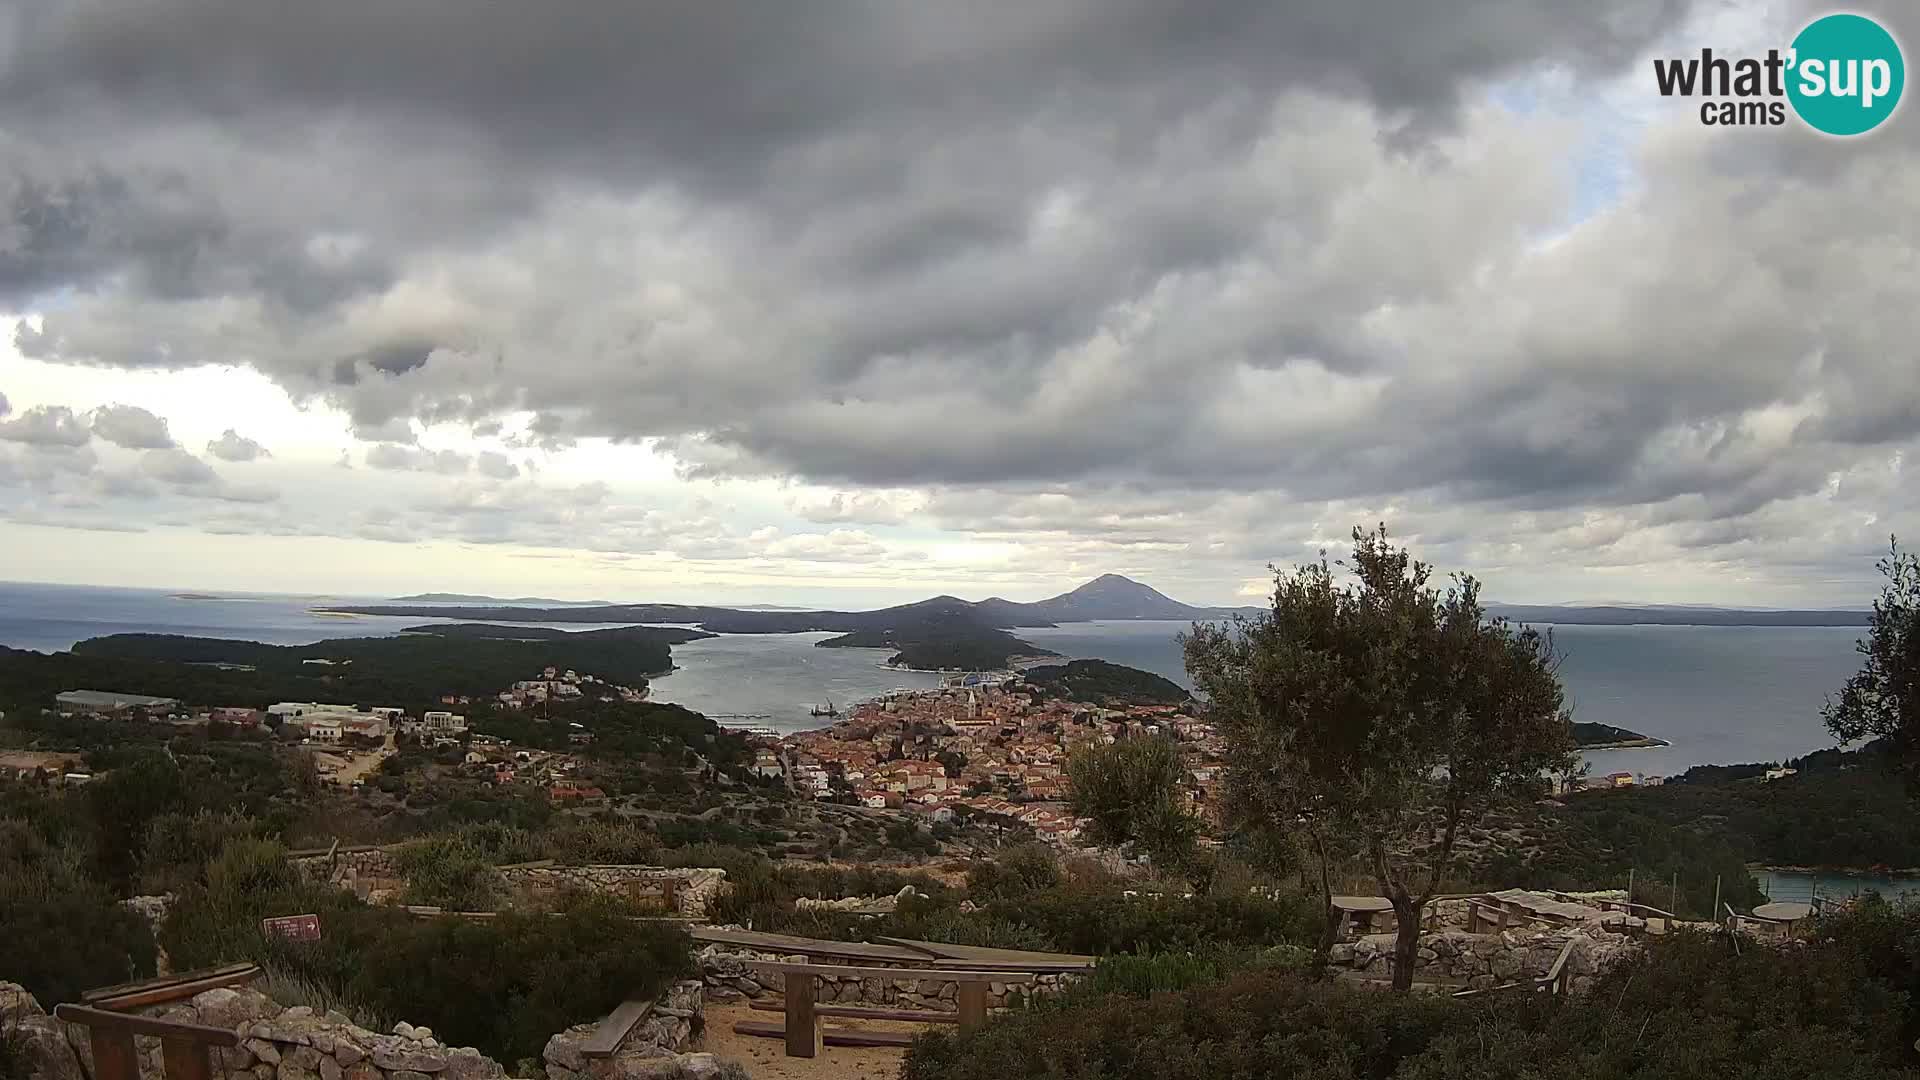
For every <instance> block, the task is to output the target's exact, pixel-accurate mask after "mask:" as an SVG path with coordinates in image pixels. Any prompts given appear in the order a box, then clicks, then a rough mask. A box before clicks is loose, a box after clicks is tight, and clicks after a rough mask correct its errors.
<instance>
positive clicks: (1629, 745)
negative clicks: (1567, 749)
mask: <svg viewBox="0 0 1920 1080" xmlns="http://www.w3.org/2000/svg"><path fill="white" fill-rule="evenodd" d="M1672 745H1673V744H1672V743H1670V742H1668V741H1667V740H1665V739H1655V738H1653V737H1651V736H1649V737H1647V738H1644V739H1625V740H1622V741H1620V742H1609V743H1591V744H1586V745H1581V746H1576V747H1574V748H1573V749H1574V752H1575V753H1580V754H1584V753H1586V752H1587V751H1589V750H1658V749H1659V748H1661V747H1663V746H1672Z"/></svg>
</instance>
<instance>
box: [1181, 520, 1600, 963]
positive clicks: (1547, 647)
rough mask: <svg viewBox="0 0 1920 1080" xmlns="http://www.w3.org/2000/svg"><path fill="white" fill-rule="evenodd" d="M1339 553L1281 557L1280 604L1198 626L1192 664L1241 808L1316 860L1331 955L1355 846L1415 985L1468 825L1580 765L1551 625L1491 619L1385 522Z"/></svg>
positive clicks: (1473, 592) (1232, 800) (1189, 641)
mask: <svg viewBox="0 0 1920 1080" xmlns="http://www.w3.org/2000/svg"><path fill="white" fill-rule="evenodd" d="M1334 565H1335V566H1338V567H1340V568H1341V570H1342V572H1341V573H1338V574H1337V573H1336V571H1335V569H1334V566H1329V565H1328V563H1327V560H1326V557H1325V555H1324V554H1323V555H1322V556H1321V558H1320V561H1319V562H1317V563H1312V564H1308V565H1305V566H1301V567H1298V568H1296V569H1295V570H1294V571H1293V572H1291V573H1280V572H1278V571H1276V573H1275V587H1274V595H1273V607H1272V610H1271V611H1267V612H1263V613H1261V614H1259V615H1257V616H1254V617H1252V618H1243V619H1238V620H1235V621H1234V622H1233V623H1231V624H1225V625H1208V624H1198V625H1196V626H1195V627H1194V628H1193V630H1192V632H1191V633H1189V634H1188V635H1186V636H1185V638H1184V639H1183V641H1184V647H1185V650H1186V661H1187V670H1188V672H1189V673H1190V674H1191V675H1192V676H1193V679H1194V682H1195V684H1196V685H1197V686H1198V687H1199V689H1200V690H1201V691H1203V692H1204V693H1205V694H1206V695H1207V697H1208V698H1209V699H1210V701H1211V707H1210V710H1209V717H1210V719H1211V720H1212V721H1213V723H1214V724H1215V725H1216V726H1217V727H1218V729H1219V731H1220V733H1221V735H1222V736H1223V738H1224V740H1225V742H1226V749H1227V791H1226V800H1225V805H1226V808H1227V813H1228V814H1229V816H1230V820H1231V821H1232V822H1233V823H1234V824H1235V825H1236V826H1238V827H1241V828H1243V829H1247V830H1250V831H1253V832H1256V833H1258V832H1266V833H1268V834H1271V833H1274V832H1284V833H1290V834H1292V835H1293V836H1295V837H1296V838H1297V841H1298V843H1299V845H1300V846H1301V847H1304V848H1305V849H1307V854H1308V857H1309V859H1311V860H1312V861H1314V862H1316V863H1317V864H1318V867H1319V871H1320V885H1321V893H1322V899H1323V901H1324V904H1325V913H1326V915H1327V920H1328V922H1327V926H1328V931H1329V933H1328V935H1327V937H1326V938H1325V939H1324V940H1323V943H1322V945H1323V952H1324V948H1325V946H1326V945H1328V944H1331V929H1332V927H1333V925H1334V918H1335V913H1334V910H1333V903H1332V868H1333V866H1334V865H1335V864H1336V862H1337V861H1340V860H1341V859H1342V856H1343V855H1346V854H1351V855H1353V856H1357V857H1358V859H1359V860H1361V861H1362V862H1363V863H1364V865H1365V866H1366V867H1367V870H1368V872H1369V873H1370V874H1371V876H1372V877H1373V878H1374V879H1375V881H1376V883H1377V885H1378V887H1379V889H1380V893H1381V895H1382V896H1384V897H1386V898H1387V899H1388V900H1389V901H1390V902H1391V903H1392V905H1393V911H1394V916H1395V919H1396V921H1397V923H1398V927H1399V930H1398V938H1397V941H1396V943H1395V951H1394V972H1393V982H1394V986H1395V987H1396V988H1397V989H1402V990H1404V989H1407V988H1408V987H1409V986H1411V984H1412V979H1413V961H1414V956H1415V953H1416V950H1417V948H1418V946H1419V932H1420V931H1419V926H1420V917H1421V913H1422V911H1423V910H1424V909H1425V907H1426V905H1427V903H1428V902H1429V901H1431V900H1432V899H1433V897H1434V895H1435V893H1437V892H1438V890H1439V887H1440V883H1441V881H1442V878H1443V875H1444V873H1445V871H1446V869H1447V867H1448V865H1449V863H1450V862H1451V861H1452V858H1453V854H1454V842H1455V840H1456V838H1457V837H1458V835H1459V832H1460V828H1461V826H1462V824H1463V823H1466V822H1469V821H1471V820H1472V819H1473V818H1475V817H1476V816H1478V815H1479V814H1480V813H1482V812H1483V811H1484V810H1485V809H1486V808H1487V806H1488V805H1489V804H1491V803H1492V802H1494V801H1496V800H1498V799H1501V798H1509V797H1514V796H1520V795H1529V794H1537V793H1539V792H1540V790H1541V789H1542V788H1543V787H1544V786H1545V778H1546V776H1547V775H1548V774H1549V773H1552V772H1571V771H1573V769H1574V767H1575V756H1574V754H1573V736H1572V731H1571V727H1570V725H1569V723H1568V714H1567V712H1566V710H1565V709H1564V708H1563V695H1562V692H1561V688H1560V682H1559V679H1558V677H1557V675H1556V668H1557V658H1556V656H1555V653H1554V650H1553V642H1552V639H1551V637H1549V636H1548V635H1545V634H1542V633H1539V632H1538V631H1536V630H1533V629H1531V628H1524V627H1518V628H1517V627H1514V626H1511V625H1509V624H1507V623H1506V622H1505V621H1504V620H1501V619H1499V618H1496V617H1491V616H1489V615H1488V614H1487V612H1486V610H1485V609H1484V608H1483V607H1482V605H1481V602H1480V585H1479V582H1478V581H1476V580H1475V579H1474V578H1473V577H1471V576H1469V575H1465V574H1457V575H1454V576H1453V577H1452V579H1451V583H1450V584H1449V585H1447V586H1446V587H1445V588H1441V587H1438V586H1436V585H1435V584H1433V582H1432V578H1433V571H1432V568H1431V567H1429V566H1428V565H1426V564H1425V563H1422V562H1419V561H1417V560H1415V559H1414V558H1413V557H1412V556H1411V555H1410V554H1409V553H1408V552H1407V551H1406V550H1404V549H1402V548H1398V547H1395V546H1394V545H1393V544H1392V543H1390V542H1389V541H1388V539H1387V532H1386V527H1385V526H1384V525H1383V526H1381V527H1380V528H1379V529H1377V530H1375V531H1373V532H1363V531H1362V530H1360V529H1358V528H1356V529H1355V530H1354V531H1353V558H1352V560H1351V562H1346V561H1342V562H1339V563H1336V564H1334Z"/></svg>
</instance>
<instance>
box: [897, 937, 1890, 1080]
mask: <svg viewBox="0 0 1920 1080" xmlns="http://www.w3.org/2000/svg"><path fill="white" fill-rule="evenodd" d="M1916 942H1920V912H1915V911H1912V910H1906V911H1898V910H1893V909H1889V908H1886V907H1884V906H1882V907H1878V908H1875V907H1873V906H1872V905H1868V906H1867V907H1866V908H1865V909H1864V910H1863V911H1861V912H1859V913H1856V914H1855V915H1852V916H1848V917H1844V918H1840V919H1835V920H1832V921H1830V922H1828V923H1825V924H1823V925H1822V927H1821V929H1820V932H1819V934H1818V935H1817V937H1816V938H1815V939H1814V940H1813V941H1812V942H1811V943H1810V944H1808V945H1807V946H1805V947H1795V948H1786V949H1773V948H1765V947H1755V946H1752V945H1749V946H1747V947H1745V948H1744V949H1742V950H1741V951H1739V952H1735V951H1734V950H1733V949H1732V948H1731V947H1730V945H1729V943H1728V941H1727V939H1725V938H1724V937H1708V936H1702V935H1695V934H1678V935H1674V936H1671V937H1664V938H1655V939H1652V940H1651V941H1650V942H1649V944H1648V947H1647V949H1646V950H1645V951H1644V952H1643V953H1641V954H1639V955H1638V956H1635V957H1631V958H1629V959H1626V960H1624V961H1622V962H1621V963H1619V964H1617V965H1615V966H1614V967H1613V968H1612V969H1611V970H1609V971H1608V972H1606V973H1605V974H1603V975H1602V976H1600V977H1599V979H1598V980H1597V981H1596V983H1595V985H1594V987H1593V989H1592V990H1591V992H1590V993H1589V994H1588V995H1587V996H1586V997H1585V998H1582V999H1579V1000H1573V1001H1569V1000H1568V999H1565V998H1550V997H1546V996H1543V995H1534V994H1512V995H1488V996H1485V997H1480V998H1475V999H1471V1000H1456V999H1453V998H1450V997H1445V996H1439V995H1428V994H1412V995H1401V994H1384V993H1379V992H1376V991H1368V990H1360V989H1354V988H1349V987H1347V986H1344V985H1342V984H1339V983H1337V982H1336V983H1330V982H1314V981H1311V980H1310V979H1308V978H1307V977H1306V976H1304V975H1303V974H1300V973H1299V972H1297V971H1288V970H1274V969H1263V970H1252V971H1246V972H1242V973H1240V974H1237V975H1232V976H1230V977H1229V978H1228V979H1227V980H1226V981H1225V982H1223V983H1220V984H1218V985H1213V986H1202V987H1198V988H1194V989H1185V990H1177V991H1175V992H1159V991H1161V990H1163V989H1165V988H1166V987H1167V986H1171V985H1174V984H1178V983H1181V982H1184V981H1189V980H1205V979H1206V978H1207V977H1208V973H1207V970H1206V963H1205V961H1204V960H1202V959H1201V958H1199V957H1197V956H1196V957H1183V958H1180V959H1177V960H1176V959H1171V958H1161V957H1153V958H1135V959H1131V960H1124V961H1119V962H1109V963H1107V964H1103V965H1102V966H1101V969H1096V972H1095V976H1094V979H1093V980H1092V981H1093V982H1095V983H1099V982H1100V981H1101V980H1103V979H1104V980H1106V981H1107V982H1106V985H1105V986H1099V985H1095V986H1088V987H1085V988H1084V989H1082V990H1080V991H1076V992H1075V993H1074V994H1071V995H1069V996H1068V998H1067V999H1066V1000H1064V1001H1061V1002H1057V1003H1051V1004H1048V1005H1046V1006H1045V1007H1041V1008H1036V1009H1032V1010H1025V1011H1022V1012H1017V1013H1012V1014H1008V1015H1006V1016H1004V1017H1001V1018H999V1019H997V1020H996V1021H994V1022H993V1023H990V1024H988V1026H987V1027H986V1028H985V1029H983V1030H982V1031H980V1032H978V1033H975V1034H973V1035H971V1036H966V1035H959V1034H953V1033H944V1032H940V1033H932V1034H928V1035H925V1036H922V1037H921V1038H920V1039H919V1040H917V1041H916V1042H915V1045H914V1046H913V1048H912V1050H910V1051H909V1053H908V1056H907V1062H906V1067H905V1071H904V1073H903V1076H904V1078H905V1080H976V1078H977V1080H987V1078H989V1077H1001V1076H1030V1077H1062V1078H1064V1077H1095V1076H1098V1077H1103V1078H1112V1080H1125V1078H1136V1077H1137V1078H1141V1080H1146V1078H1149V1077H1150V1078H1153V1080H1188V1078H1192V1080H1199V1078H1203V1077H1204V1078H1208V1080H1211V1078H1214V1077H1222V1076H1235V1077H1264V1076H1288V1077H1301V1078H1307V1080H1357V1078H1363V1077H1364V1078H1368V1080H1468V1078H1473V1080H1480V1078H1483V1077H1484V1078H1492V1080H1534V1078H1539V1077H1606V1078H1619V1080H1718V1078H1722V1077H1733V1076H1738V1077H1766V1078H1770V1080H1789V1078H1806V1080H1813V1078H1816V1077H1817V1078H1820V1080H1829V1078H1834V1077H1839V1078H1845V1080H1893V1078H1895V1077H1906V1076H1911V1075H1912V1073H1911V1072H1909V1071H1907V1070H1906V1069H1905V1068H1904V1067H1905V1066H1907V1065H1909V1064H1911V1062H1912V1059H1913V1050H1912V1047H1911V1041H1910V1040H1911V1033H1912V1030H1913V1020H1914V1016H1913V1013H1914V1008H1915V1006H1914V1004H1913V1000H1914V999H1913V998H1912V997H1911V996H1909V994H1908V993H1907V992H1906V989H1907V986H1908V985H1909V983H1908V980H1911V979H1913V978H1914V972H1915V970H1916V968H1915V966H1914V964H1913V957H1915V956H1916V955H1920V953H1917V952H1915V951H1914V949H1913V946H1914V944H1915V943H1916ZM1228 963H1229V964H1230V963H1231V961H1228ZM1102 969H1104V970H1105V974H1102Z"/></svg>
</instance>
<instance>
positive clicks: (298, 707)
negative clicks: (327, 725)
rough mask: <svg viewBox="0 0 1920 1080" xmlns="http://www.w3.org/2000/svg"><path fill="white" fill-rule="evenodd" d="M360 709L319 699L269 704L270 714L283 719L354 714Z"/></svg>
mask: <svg viewBox="0 0 1920 1080" xmlns="http://www.w3.org/2000/svg"><path fill="white" fill-rule="evenodd" d="M359 711H360V709H359V708H358V707H357V706H353V705H323V704H321V703H319V702H317V701H283V702H281V703H280V704H278V705H269V706H267V715H268V716H277V717H279V718H280V719H281V720H283V721H285V720H300V719H304V718H305V717H309V716H352V715H354V714H356V713H358V712H359Z"/></svg>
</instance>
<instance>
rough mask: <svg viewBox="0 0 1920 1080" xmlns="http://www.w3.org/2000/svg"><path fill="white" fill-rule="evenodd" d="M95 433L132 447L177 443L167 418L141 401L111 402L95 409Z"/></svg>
mask: <svg viewBox="0 0 1920 1080" xmlns="http://www.w3.org/2000/svg"><path fill="white" fill-rule="evenodd" d="M93 433H94V434H95V435H98V436H100V437H101V438H103V439H105V440H107V441H108V442H110V443H113V444H115V445H117V446H124V447H126V448H128V449H130V450H164V449H167V448H168V447H171V446H172V445H173V436H172V435H171V434H170V433H169V432H168V431H167V421H166V420H165V419H164V418H162V417H159V416H155V415H154V414H152V413H150V412H148V411H147V410H145V409H143V408H140V407H139V406H138V405H107V406H103V407H101V408H99V409H95V410H94V412H93Z"/></svg>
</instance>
